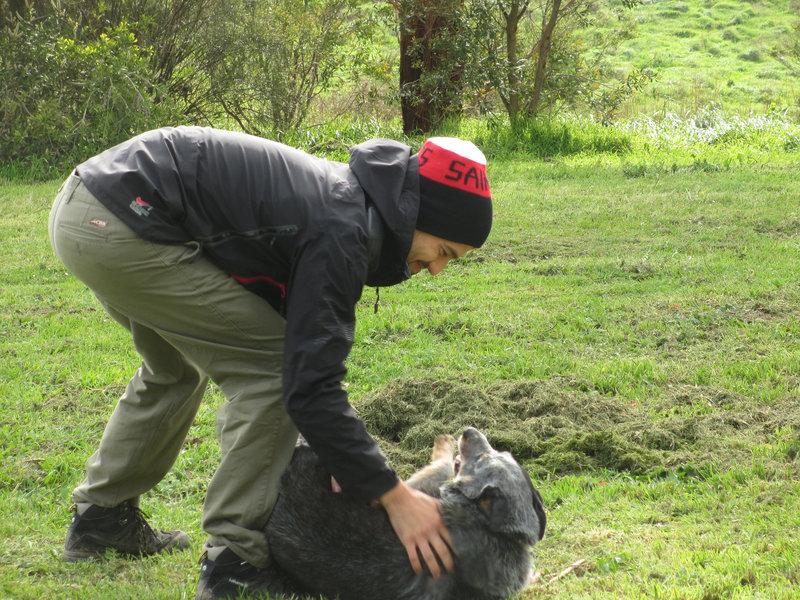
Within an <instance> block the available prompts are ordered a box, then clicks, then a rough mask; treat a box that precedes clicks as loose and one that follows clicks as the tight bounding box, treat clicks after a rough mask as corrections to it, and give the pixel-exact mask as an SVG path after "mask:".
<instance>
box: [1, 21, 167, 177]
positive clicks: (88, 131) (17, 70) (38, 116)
mask: <svg viewBox="0 0 800 600" xmlns="http://www.w3.org/2000/svg"><path fill="white" fill-rule="evenodd" d="M66 25H67V23H66V22H64V21H62V20H61V19H59V18H58V16H56V15H50V16H47V17H43V18H39V19H33V18H32V19H29V20H25V21H20V22H19V23H18V24H17V26H16V27H15V29H14V30H11V31H8V32H7V34H6V35H4V36H2V37H0V89H2V90H3V93H2V95H0V161H3V162H11V163H13V162H18V163H24V162H27V161H31V162H33V163H37V162H38V163H39V166H40V167H41V166H44V167H45V170H47V167H50V166H52V167H54V168H55V167H57V166H59V165H62V164H64V163H65V162H66V161H71V160H73V159H75V158H76V157H79V156H90V155H91V154H92V153H94V152H95V151H96V149H97V148H102V147H104V146H107V145H109V144H114V143H117V142H118V141H120V140H122V139H124V138H126V137H127V136H129V135H130V133H131V132H134V131H143V130H146V129H148V128H150V127H151V126H156V125H158V124H159V123H164V122H169V121H170V120H172V119H173V117H174V116H175V115H177V110H176V105H175V104H174V103H173V102H171V100H170V98H169V96H167V95H166V94H164V93H163V90H162V87H161V86H160V85H159V84H158V83H156V82H155V81H154V80H153V76H152V71H151V69H150V65H149V63H148V58H149V56H148V54H149V53H148V51H147V50H145V49H142V48H141V47H139V46H138V45H137V43H136V39H135V37H134V35H133V34H132V33H131V31H130V30H129V29H128V26H127V25H126V23H125V22H122V23H120V24H119V25H117V26H116V27H113V28H108V29H107V30H106V31H104V32H103V33H101V34H100V35H99V36H97V38H96V39H94V40H90V39H86V36H85V35H83V31H82V29H81V28H80V27H79V26H74V28H73V29H72V30H68V31H65V29H66ZM28 166H29V168H30V167H31V166H32V165H31V164H30V163H29V165H28Z"/></svg>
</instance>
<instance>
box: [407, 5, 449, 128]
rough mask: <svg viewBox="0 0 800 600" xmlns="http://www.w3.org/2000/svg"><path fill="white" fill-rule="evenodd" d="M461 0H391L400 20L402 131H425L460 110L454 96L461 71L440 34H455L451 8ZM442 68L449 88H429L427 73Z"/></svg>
mask: <svg viewBox="0 0 800 600" xmlns="http://www.w3.org/2000/svg"><path fill="white" fill-rule="evenodd" d="M461 1H462V0H450V1H448V2H443V1H441V0H439V1H437V0H410V1H406V2H392V4H393V5H394V6H395V7H396V8H397V9H398V17H399V23H400V108H401V112H402V116H403V132H404V133H405V134H406V135H412V134H414V133H424V132H428V131H430V130H431V129H432V128H433V127H435V126H436V125H438V124H439V123H440V122H441V121H442V120H443V119H444V118H445V117H446V116H448V115H450V114H455V113H459V112H460V109H461V106H460V103H459V102H458V100H457V97H458V95H459V94H458V89H459V86H460V85H461V84H460V82H461V72H460V69H459V68H458V66H457V62H458V61H457V60H454V57H453V56H452V52H449V51H448V48H449V46H448V44H447V43H444V44H442V43H441V42H442V40H441V36H454V34H455V29H456V26H455V23H454V22H453V19H452V18H451V15H452V12H453V10H454V9H455V7H457V6H458V5H459V4H460V3H461ZM439 69H445V70H447V71H448V72H447V73H445V77H443V78H439V79H440V80H441V79H446V80H447V81H449V88H448V89H445V90H442V89H437V90H433V89H430V88H429V87H428V86H426V85H425V76H426V74H431V73H434V72H435V71H437V70H439Z"/></svg>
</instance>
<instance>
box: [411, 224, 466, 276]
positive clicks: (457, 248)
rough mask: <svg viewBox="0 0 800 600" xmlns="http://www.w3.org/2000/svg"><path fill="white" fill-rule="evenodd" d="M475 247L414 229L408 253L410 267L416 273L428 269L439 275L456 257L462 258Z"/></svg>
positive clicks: (431, 272) (413, 273) (412, 272)
mask: <svg viewBox="0 0 800 600" xmlns="http://www.w3.org/2000/svg"><path fill="white" fill-rule="evenodd" d="M472 249H473V246H467V245H466V244H461V243H459V242H451V241H449V240H445V239H442V238H440V237H436V236H435V235H431V234H429V233H425V232H424V231H420V230H419V229H415V230H414V240H413V241H412V242H411V250H410V251H409V253H408V260H407V261H406V262H408V269H409V271H411V274H412V275H416V274H417V273H419V272H420V271H422V270H423V269H428V272H429V273H430V274H431V275H437V274H438V273H440V272H441V271H442V269H444V268H445V267H446V266H447V263H449V262H450V261H451V260H453V259H454V258H461V257H462V256H464V254H465V253H467V252H469V251H470V250H472Z"/></svg>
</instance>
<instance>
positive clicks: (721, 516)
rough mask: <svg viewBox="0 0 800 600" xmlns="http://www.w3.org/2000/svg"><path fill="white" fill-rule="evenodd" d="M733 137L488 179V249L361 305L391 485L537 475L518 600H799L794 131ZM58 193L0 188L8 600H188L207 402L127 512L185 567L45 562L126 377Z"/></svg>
mask: <svg viewBox="0 0 800 600" xmlns="http://www.w3.org/2000/svg"><path fill="white" fill-rule="evenodd" d="M756 129H758V128H756ZM736 131H739V133H740V134H741V135H738V134H737V135H736V136H728V138H727V142H726V143H725V144H721V143H720V142H719V141H716V142H715V141H713V140H712V141H711V142H708V141H704V142H701V143H700V144H699V145H698V143H696V142H693V143H689V142H687V145H686V146H685V147H683V146H681V147H679V144H677V143H676V142H675V141H674V140H673V141H671V142H669V143H666V142H664V139H665V138H664V137H663V136H662V137H659V136H658V135H655V136H654V137H652V136H651V137H644V136H643V134H642V133H641V132H638V133H634V134H630V135H633V136H634V137H633V138H632V139H633V140H634V142H635V143H634V148H633V149H632V150H631V151H629V152H627V153H625V154H624V155H622V156H620V155H618V154H603V155H598V154H587V153H584V154H581V153H577V154H574V155H571V156H566V157H555V158H547V159H546V160H530V159H527V158H523V157H521V155H517V157H516V158H504V159H496V160H494V161H493V162H492V164H491V166H490V179H491V181H492V184H493V191H494V199H495V206H496V225H495V228H494V230H493V233H492V236H491V238H490V240H489V242H488V243H487V244H486V246H485V247H484V248H483V249H481V250H478V251H475V252H474V253H472V254H471V255H469V256H468V257H467V258H465V259H463V260H461V261H459V262H458V263H457V264H454V265H452V266H451V267H450V268H449V269H447V270H446V271H445V272H444V273H443V274H442V275H440V276H439V277H437V278H431V277H428V276H423V275H420V276H418V277H416V278H414V279H412V280H411V281H409V282H407V283H406V284H403V285H401V286H398V287H395V288H387V289H383V290H381V302H380V309H379V311H378V312H377V314H374V313H373V308H372V306H373V303H374V294H373V293H372V292H370V291H366V292H365V295H364V298H363V300H362V303H361V306H360V307H359V325H358V329H357V332H356V335H357V342H356V347H355V350H354V352H353V354H352V355H351V358H350V361H349V365H348V366H349V374H348V378H347V386H348V389H349V390H350V392H351V397H352V401H353V403H354V405H355V406H356V408H357V410H358V411H359V413H360V414H361V416H362V417H363V418H364V419H365V420H366V421H367V423H368V426H369V428H370V430H371V431H372V432H373V433H374V434H375V435H376V436H377V437H378V438H379V439H380V441H381V443H382V444H383V447H384V448H385V450H386V452H387V453H388V455H389V456H390V458H391V459H392V460H393V461H394V464H395V465H396V467H397V468H398V469H399V470H400V471H401V472H403V473H408V472H409V471H410V470H411V469H412V466H413V465H415V464H419V462H420V461H421V460H423V455H424V454H425V450H423V449H424V448H426V447H428V446H429V445H430V443H431V440H432V436H433V434H434V433H440V432H448V433H453V434H458V433H459V432H460V430H461V429H462V428H463V427H464V426H465V425H467V424H474V425H477V426H478V427H480V428H481V429H483V430H484V431H485V432H486V433H488V435H489V437H490V439H491V440H492V441H493V442H494V443H495V444H496V445H498V446H500V447H502V448H508V449H511V450H512V451H513V452H514V454H515V455H516V456H517V458H518V459H519V460H520V462H522V463H523V464H524V465H525V467H526V468H527V469H528V470H529V471H530V472H531V474H532V475H533V476H534V477H535V479H536V481H537V486H538V487H539V489H540V490H541V492H542V494H543V496H544V498H545V502H546V506H547V508H548V511H549V529H548V532H547V535H546V537H545V539H544V541H543V542H542V543H541V544H540V545H538V546H537V548H536V551H535V555H536V561H537V569H538V570H539V571H540V572H541V573H542V574H543V580H542V581H543V583H541V584H540V585H538V586H537V587H536V588H534V589H532V590H529V591H526V592H525V593H524V594H523V595H522V596H521V598H523V599H525V600H528V599H533V598H538V597H553V598H571V599H576V598H587V599H588V598H674V599H676V600H677V599H697V600H715V599H719V600H722V599H740V598H754V599H755V598H769V599H776V600H777V599H788V598H800V592H798V591H797V590H798V589H800V479H799V477H798V476H799V475H800V458H798V454H799V453H800V398H799V397H800V305H798V300H797V299H798V297H800V283H798V277H797V264H798V251H800V178H798V176H797V173H798V168H800V154H798V153H797V151H796V149H794V150H793V145H792V143H791V140H792V139H794V138H793V137H792V136H795V135H797V131H796V128H795V129H792V128H791V127H789V126H788V125H787V126H786V131H785V132H784V135H783V137H782V138H780V139H778V140H777V141H775V140H774V139H773V137H770V136H773V134H772V133H769V134H767V133H763V131H765V130H763V129H762V130H761V131H762V133H760V134H755V133H754V134H752V136H751V137H747V136H746V135H744V134H743V133H742V131H743V129H742V128H739V129H737V130H736ZM620 135H623V134H620ZM625 135H627V134H625ZM759 136H761V137H759ZM659 140H661V142H659ZM662 146H663V147H662ZM773 146H774V147H773ZM670 148H673V149H674V150H673V151H670ZM57 188H58V182H49V183H45V184H38V185H23V184H15V183H13V182H8V181H5V182H2V185H1V186H0V206H1V207H2V211H0V250H2V254H3V256H5V259H4V260H3V261H2V263H1V264H0V356H2V357H3V360H2V362H0V403H1V404H0V415H1V416H0V429H1V430H2V440H3V442H2V445H0V505H2V507H3V510H2V513H0V515H1V516H0V535H2V539H3V540H4V543H3V544H2V546H0V598H182V597H190V598H191V597H192V596H193V593H194V586H195V583H196V578H197V575H198V566H197V559H198V556H199V553H200V547H201V545H202V543H203V540H204V535H203V533H202V531H201V530H200V527H199V523H200V511H201V506H202V501H203V494H204V487H205V484H206V482H207V481H208V479H209V477H210V475H211V473H212V472H213V469H214V466H215V464H216V462H217V460H218V447H217V445H216V441H215V436H214V432H215V413H216V408H217V407H218V405H219V404H220V403H221V402H223V398H222V397H221V395H220V394H219V393H218V391H216V390H215V389H213V388H212V389H210V390H209V392H208V394H207V398H206V402H205V403H204V404H203V407H202V409H201V412H200V414H199V415H198V419H197V422H196V424H195V425H194V427H193V428H192V430H191V432H190V434H189V436H188V438H187V442H186V445H185V449H184V451H183V452H182V454H181V456H180V458H179V460H178V463H177V465H176V467H175V469H174V470H173V471H172V472H171V473H170V474H169V475H168V477H167V478H166V479H165V480H164V481H162V482H161V483H160V484H159V485H158V486H157V487H156V488H155V490H153V492H152V493H150V494H149V495H148V496H146V497H145V498H144V501H143V507H144V509H145V510H146V511H147V512H149V513H150V514H151V516H152V521H153V522H154V524H155V525H157V526H161V527H168V528H172V527H179V528H182V529H184V530H186V531H188V532H189V533H190V535H191V538H192V541H193V544H194V547H193V551H190V552H185V553H180V554H175V555H171V556H165V557H159V558H152V559H145V560H139V561H124V560H121V559H119V558H115V557H110V558H109V559H108V560H106V561H104V562H101V563H92V564H65V563H63V562H61V560H60V553H61V546H62V543H63V537H64V534H65V531H66V527H67V524H68V521H69V518H70V499H69V498H70V492H71V490H72V488H73V486H74V485H75V484H76V483H78V481H79V480H80V479H81V477H82V473H83V464H84V462H85V460H86V458H87V457H88V456H89V454H90V453H91V452H92V451H93V450H94V448H95V446H96V444H97V442H98V439H99V437H100V435H101V433H102V430H103V426H104V423H105V420H106V418H107V417H108V415H109V414H110V412H111V410H112V408H113V405H114V402H115V400H116V398H117V397H118V395H119V394H120V393H121V391H122V390H123V388H124V385H125V383H126V381H127V378H128V377H129V376H130V375H131V374H132V372H133V371H134V369H135V368H136V367H137V366H138V362H137V357H136V354H135V352H134V350H133V348H132V346H131V344H130V342H129V340H128V339H127V337H126V334H125V332H123V330H122V329H121V328H120V327H118V326H116V325H115V324H113V323H112V322H110V320H109V319H108V318H107V317H106V316H105V315H104V313H103V311H102V310H101V309H100V307H99V305H98V304H97V303H96V301H95V300H94V299H93V297H92V296H91V294H90V293H89V292H88V291H87V290H86V289H84V287H83V286H82V285H81V284H80V283H78V282H77V281H76V280H75V279H73V278H72V277H71V276H69V275H68V274H66V273H65V272H64V269H63V268H62V267H61V266H60V265H59V264H58V263H57V261H56V260H55V258H54V257H53V255H52V253H51V250H50V248H49V244H48V242H47V233H46V228H47V215H48V212H49V205H50V203H51V202H52V199H53V197H54V195H55V192H56V190H57ZM581 559H583V560H584V561H585V562H583V563H582V564H581V565H580V566H578V567H576V568H574V569H572V570H571V571H569V572H568V573H567V574H565V575H564V576H563V577H561V578H556V576H557V575H558V574H559V573H561V572H562V570H564V569H565V568H567V567H568V566H570V565H572V564H574V563H575V562H576V561H579V560H581ZM553 579H554V580H553ZM551 580H553V581H552V582H551Z"/></svg>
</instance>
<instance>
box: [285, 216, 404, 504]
mask: <svg viewBox="0 0 800 600" xmlns="http://www.w3.org/2000/svg"><path fill="white" fill-rule="evenodd" d="M331 227H336V224H331ZM329 233H330V232H329ZM349 235H351V236H352V237H353V238H356V237H357V234H356V233H355V232H352V230H351V233H350V234H349ZM364 243H365V242H364V240H358V239H341V237H340V236H337V235H334V236H331V235H330V234H328V235H319V234H318V235H316V236H314V238H312V239H311V240H310V241H309V242H308V243H306V244H305V246H304V247H303V248H302V249H300V255H299V256H298V257H296V261H295V268H294V272H293V274H292V276H291V279H290V281H289V287H288V290H287V291H288V294H287V299H288V303H287V310H286V341H285V353H284V366H283V389H284V399H285V402H286V408H287V411H288V413H289V416H290V417H291V418H292V421H294V423H295V425H296V426H297V429H298V430H299V431H300V433H302V434H303V437H305V438H306V441H308V443H309V445H310V446H311V448H313V449H314V451H315V452H316V453H317V455H318V456H319V458H320V460H321V461H322V463H323V465H325V467H326V468H327V470H328V471H329V472H330V473H331V474H332V475H333V476H334V477H335V478H336V480H337V481H338V482H339V484H340V485H341V486H342V489H344V490H345V491H346V492H347V493H348V494H350V495H352V496H354V497H356V498H359V499H362V500H365V501H370V500H373V499H375V498H378V497H379V496H380V495H382V494H383V493H384V492H386V491H388V490H389V489H391V488H392V487H394V485H395V484H396V483H397V481H398V479H397V475H396V474H395V472H394V470H393V469H392V468H391V467H390V466H389V465H388V463H387V461H386V458H385V457H384V456H383V454H382V453H381V451H380V449H379V448H378V445H377V444H376V443H375V440H373V439H372V437H371V436H370V435H369V434H368V433H367V431H366V428H365V426H364V423H363V422H362V421H361V420H360V419H358V418H357V417H356V415H355V413H354V411H353V409H352V407H351V406H350V404H349V402H348V399H347V393H346V392H345V391H344V390H343V389H342V385H341V383H342V379H343V378H344V375H345V373H346V369H345V366H344V362H345V360H346V358H347V355H348V354H349V353H350V349H351V348H352V345H353V335H354V330H355V305H356V303H357V302H358V299H359V298H360V296H361V291H362V287H363V281H364V278H365V277H366V270H367V264H366V260H367V259H366V252H365V251H364V252H353V248H354V247H355V248H363V247H364ZM344 249H347V251H345V250H344Z"/></svg>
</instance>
